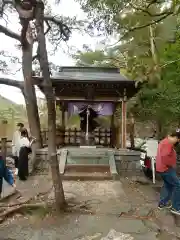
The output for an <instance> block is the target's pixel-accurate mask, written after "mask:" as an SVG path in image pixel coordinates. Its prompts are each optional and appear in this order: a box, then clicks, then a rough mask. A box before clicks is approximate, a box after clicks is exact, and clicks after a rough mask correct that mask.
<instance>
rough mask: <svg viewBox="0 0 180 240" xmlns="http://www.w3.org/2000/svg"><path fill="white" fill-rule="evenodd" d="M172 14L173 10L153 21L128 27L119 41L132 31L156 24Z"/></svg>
mask: <svg viewBox="0 0 180 240" xmlns="http://www.w3.org/2000/svg"><path fill="white" fill-rule="evenodd" d="M170 15H172V13H171V12H169V13H167V14H165V15H163V16H162V17H160V18H158V19H156V20H152V21H151V22H149V23H146V24H144V25H140V26H137V27H133V28H130V29H127V32H126V33H125V34H124V35H123V36H122V37H121V38H120V40H119V41H118V42H120V41H122V40H123V39H124V38H125V37H127V36H128V35H129V34H130V33H131V32H134V31H136V30H140V29H143V28H146V27H149V26H152V25H155V24H157V23H159V22H161V21H162V20H164V19H166V18H167V17H168V16H170ZM118 42H117V43H118Z"/></svg>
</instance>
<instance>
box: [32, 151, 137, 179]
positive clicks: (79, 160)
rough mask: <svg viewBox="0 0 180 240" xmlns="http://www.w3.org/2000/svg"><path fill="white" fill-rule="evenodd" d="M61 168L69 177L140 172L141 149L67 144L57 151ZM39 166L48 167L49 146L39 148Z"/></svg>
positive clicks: (114, 175) (107, 175)
mask: <svg viewBox="0 0 180 240" xmlns="http://www.w3.org/2000/svg"><path fill="white" fill-rule="evenodd" d="M57 157H58V161H59V169H60V173H61V174H62V178H64V179H66V180H68V179H69V180H90V179H92V180H103V179H104V180H105V179H106V180H107V179H109V180H110V179H114V180H116V179H119V176H129V175H130V176H132V175H135V176H137V175H139V174H141V171H140V169H141V168H140V152H136V151H131V150H128V149H119V150H117V149H113V148H88V147H83V148H80V147H66V148H61V149H58V150H57ZM37 158H39V162H40V165H39V168H40V169H41V170H42V169H48V168H49V157H48V149H47V148H43V149H39V150H38V151H37Z"/></svg>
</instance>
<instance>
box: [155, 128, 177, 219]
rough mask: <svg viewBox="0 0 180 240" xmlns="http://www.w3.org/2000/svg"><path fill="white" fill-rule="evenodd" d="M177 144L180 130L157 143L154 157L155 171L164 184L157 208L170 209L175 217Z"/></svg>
mask: <svg viewBox="0 0 180 240" xmlns="http://www.w3.org/2000/svg"><path fill="white" fill-rule="evenodd" d="M178 142H180V129H177V130H176V131H174V132H172V133H171V134H170V135H168V136H167V137H166V138H165V139H163V140H162V141H161V142H160V143H159V145H158V151H157V157H156V171H157V172H158V173H159V175H160V176H161V178H162V180H163V182H164V185H163V187H162V189H161V193H160V202H159V206H158V208H159V209H163V208H170V209H171V212H172V213H173V214H176V215H180V179H179V178H178V176H177V174H176V169H175V167H176V152H175V149H174V146H175V145H176V144H177V143H178ZM170 200H171V201H172V205H171V203H170Z"/></svg>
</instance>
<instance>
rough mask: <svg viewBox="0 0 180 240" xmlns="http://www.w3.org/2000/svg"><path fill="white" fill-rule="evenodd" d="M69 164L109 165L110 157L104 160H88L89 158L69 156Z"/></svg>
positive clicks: (93, 158)
mask: <svg viewBox="0 0 180 240" xmlns="http://www.w3.org/2000/svg"><path fill="white" fill-rule="evenodd" d="M66 163H67V164H86V165H89V164H90V165H92V164H109V157H104V158H97V157H95V156H94V157H92V158H87V156H86V155H85V156H83V157H81V158H80V157H68V156H67V161H66Z"/></svg>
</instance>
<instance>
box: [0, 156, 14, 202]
mask: <svg viewBox="0 0 180 240" xmlns="http://www.w3.org/2000/svg"><path fill="white" fill-rule="evenodd" d="M3 178H4V179H5V180H6V182H8V183H9V185H11V186H12V187H14V188H15V187H16V186H15V184H14V177H13V174H12V172H11V171H10V170H9V169H8V168H7V167H6V166H5V164H4V160H3V159H2V156H0V197H1V193H2V185H3Z"/></svg>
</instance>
